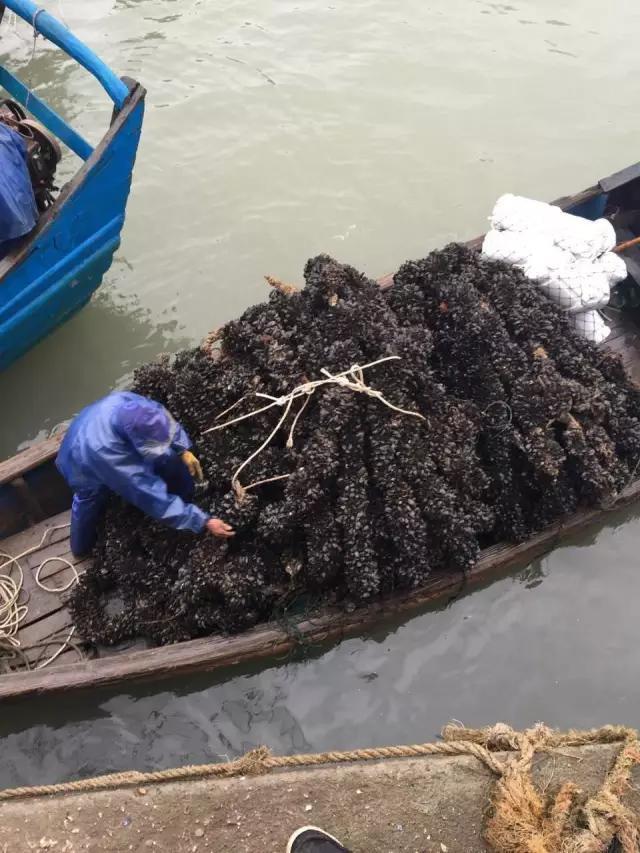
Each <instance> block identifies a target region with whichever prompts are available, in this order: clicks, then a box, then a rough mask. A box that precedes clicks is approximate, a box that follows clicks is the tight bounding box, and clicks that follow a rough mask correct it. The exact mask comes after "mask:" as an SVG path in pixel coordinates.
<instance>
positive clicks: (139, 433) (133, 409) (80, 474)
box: [56, 391, 209, 533]
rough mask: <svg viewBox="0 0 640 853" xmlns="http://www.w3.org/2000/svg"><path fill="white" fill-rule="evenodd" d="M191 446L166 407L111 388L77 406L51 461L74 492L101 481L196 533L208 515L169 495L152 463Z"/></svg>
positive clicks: (94, 488) (160, 517) (176, 525)
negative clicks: (93, 400)
mask: <svg viewBox="0 0 640 853" xmlns="http://www.w3.org/2000/svg"><path fill="white" fill-rule="evenodd" d="M190 447H191V441H190V440H189V436H188V435H187V433H186V432H185V431H184V429H183V428H182V427H181V426H180V424H179V423H177V422H176V421H175V420H174V419H173V418H172V416H171V415H170V414H169V412H168V411H167V410H166V409H165V408H164V406H161V405H160V403H156V402H155V401H154V400H149V399H147V398H146V397H141V396H140V395H139V394H134V393H132V392H130V391H116V392H114V393H112V394H109V395H107V396H106V397H103V398H102V399H101V400H98V401H97V402H95V403H92V404H91V405H90V406H87V407H86V408H85V409H83V410H82V411H81V412H80V414H79V415H78V416H77V417H76V418H75V420H74V421H73V423H72V424H71V426H70V427H69V430H68V431H67V434H66V435H65V437H64V440H63V442H62V446H61V447H60V452H59V453H58V457H57V459H56V466H57V468H58V470H59V471H60V473H61V474H62V475H63V477H64V478H65V479H66V481H67V483H68V484H69V486H70V487H71V488H72V489H73V491H74V492H76V494H78V493H81V492H85V493H87V492H88V493H90V492H93V491H95V492H99V491H100V490H101V489H104V487H105V486H106V487H107V488H108V489H110V490H111V491H113V492H115V493H116V494H118V495H120V497H122V498H123V499H124V500H125V501H127V502H128V503H131V504H133V505H134V506H136V507H138V509H140V510H142V512H144V513H146V514H147V515H149V516H151V517H152V518H155V519H157V520H158V521H161V522H164V523H165V524H167V525H169V526H170V527H174V528H176V529H177V530H191V531H193V532H194V533H199V532H200V531H201V530H203V528H204V527H205V525H206V523H207V521H208V520H209V516H208V515H207V514H206V513H205V512H203V511H202V510H201V509H200V508H199V507H197V506H196V505H195V504H190V503H185V501H183V500H182V498H180V497H178V496H177V495H172V494H169V492H168V491H167V486H166V483H165V482H164V480H163V479H162V477H161V476H159V474H158V473H156V470H155V466H156V464H157V463H158V462H160V461H161V460H162V459H163V457H164V458H166V456H167V455H168V454H171V453H178V454H179V453H182V452H183V451H185V450H188V449H189V448H190Z"/></svg>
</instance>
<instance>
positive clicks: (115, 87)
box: [3, 0, 129, 109]
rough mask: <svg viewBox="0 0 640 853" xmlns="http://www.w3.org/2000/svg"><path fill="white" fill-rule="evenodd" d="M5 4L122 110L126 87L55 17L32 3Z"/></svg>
mask: <svg viewBox="0 0 640 853" xmlns="http://www.w3.org/2000/svg"><path fill="white" fill-rule="evenodd" d="M3 3H4V5H5V6H6V7H7V9H11V11H12V12H15V13H16V15H18V16H19V17H20V18H22V19H23V20H25V21H26V22H27V23H28V24H31V26H32V27H33V28H34V30H36V31H37V32H39V33H41V34H42V35H43V36H44V37H45V38H47V39H49V41H51V42H53V43H54V44H55V45H57V46H58V47H59V48H61V49H62V50H64V52H65V53H67V54H68V55H69V56H70V57H71V58H72V59H75V61H76V62H77V63H78V64H79V65H82V67H83V68H86V69H87V71H89V72H90V73H91V74H93V76H94V77H95V78H96V79H97V80H98V81H99V82H100V84H101V85H102V87H103V88H104V90H105V91H106V93H107V94H108V95H109V97H110V98H111V100H112V101H113V103H114V104H115V105H116V107H117V108H118V109H122V107H123V105H124V103H125V101H126V100H127V97H128V95H129V90H128V88H127V86H126V85H125V84H124V83H123V82H122V80H120V79H119V77H117V75H116V74H114V73H113V71H112V70H111V69H110V68H109V66H108V65H105V64H104V62H103V61H102V60H101V59H100V58H99V57H98V56H96V54H95V53H94V52H93V51H92V50H90V49H89V48H88V47H87V46H86V44H83V43H82V42H81V41H80V39H79V38H76V36H74V35H73V33H72V32H71V31H70V30H68V29H67V27H65V26H64V25H63V24H61V23H60V21H57V20H56V19H55V18H54V17H53V15H50V14H49V13H48V12H47V11H45V10H44V9H42V8H41V7H39V6H37V5H36V4H35V3H33V2H32V0H3Z"/></svg>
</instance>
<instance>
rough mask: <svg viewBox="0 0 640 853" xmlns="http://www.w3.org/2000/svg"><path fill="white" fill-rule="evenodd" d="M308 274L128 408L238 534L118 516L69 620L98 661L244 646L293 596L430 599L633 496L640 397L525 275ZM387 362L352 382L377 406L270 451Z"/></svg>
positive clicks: (356, 395)
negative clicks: (423, 593)
mask: <svg viewBox="0 0 640 853" xmlns="http://www.w3.org/2000/svg"><path fill="white" fill-rule="evenodd" d="M304 275H305V287H304V288H303V289H302V290H295V289H293V288H291V287H276V289H274V290H273V292H272V293H271V295H270V298H269V300H268V301H267V302H265V303H263V304H260V305H257V306H254V307H252V308H249V309H248V310H247V311H246V312H245V313H244V314H243V315H242V317H240V318H239V319H238V320H234V321H232V322H230V323H228V324H227V325H226V326H224V327H223V328H222V329H221V330H220V332H219V334H218V335H217V336H216V340H215V342H214V343H213V349H212V346H211V341H210V342H209V345H208V346H207V347H203V348H198V349H194V350H191V351H188V352H183V353H180V354H179V355H178V356H176V357H175V359H173V360H170V359H168V358H165V359H163V360H161V361H159V362H155V363H153V364H149V365H146V366H145V367H142V368H140V369H139V370H137V371H136V374H135V380H134V390H135V391H137V392H138V393H141V394H145V395H147V396H149V397H152V398H154V399H156V400H158V401H160V402H161V403H163V404H164V405H165V406H166V407H167V408H168V409H169V411H171V412H172V414H173V415H174V417H175V418H177V419H178V420H179V421H180V422H181V423H182V424H183V426H184V427H185V429H186V430H187V432H188V433H189V434H190V436H191V438H192V440H193V441H194V445H195V447H194V451H195V452H196V454H197V455H198V456H199V458H200V461H201V463H202V466H203V469H204V472H205V483H204V485H203V486H202V487H200V489H199V491H198V494H197V497H196V501H197V503H198V504H199V505H200V506H202V507H203V508H204V509H206V510H208V511H209V512H210V513H211V514H212V515H215V516H218V517H221V518H223V519H224V520H226V521H227V522H228V523H230V524H232V525H233V527H234V528H235V530H236V532H237V535H236V536H235V538H234V539H233V540H229V541H228V542H223V541H219V540H216V539H214V538H213V537H211V536H208V535H201V536H194V535H193V534H190V533H184V532H176V531H174V530H170V529H168V528H165V527H163V526H161V525H159V524H158V523H156V522H154V521H153V520H151V519H149V518H145V517H144V516H142V514H141V513H139V512H138V511H137V510H136V509H134V508H132V507H130V506H125V505H124V504H123V503H122V502H120V501H119V500H118V499H116V498H115V497H114V499H113V500H112V502H111V504H110V506H109V508H108V510H107V513H106V516H105V520H104V524H103V529H102V532H101V535H100V538H99V542H98V545H97V548H96V553H95V559H94V561H93V565H92V567H91V568H90V569H89V570H88V571H87V572H86V574H85V575H84V577H83V578H82V581H81V583H80V584H79V585H78V586H77V587H76V589H75V591H74V593H73V596H72V601H71V607H72V611H73V616H74V619H75V622H76V625H77V627H78V629H79V633H80V634H81V635H82V636H83V637H84V638H85V639H86V640H89V641H93V642H99V643H107V644H114V643H118V642H120V641H122V640H124V639H127V638H130V637H134V636H143V637H146V638H147V639H148V640H150V641H151V642H153V643H159V644H163V643H170V642H176V641H179V640H183V639H187V638H192V637H198V636H204V635H207V634H211V633H214V632H219V631H223V632H234V631H241V630H244V629H246V628H248V627H250V626H252V625H254V624H256V623H258V622H261V621H265V620H268V619H270V618H272V617H274V616H275V615H277V614H278V613H279V612H281V611H282V609H283V608H284V607H285V606H287V607H289V606H290V604H291V602H292V601H293V600H295V598H296V596H300V595H304V596H306V597H313V599H314V601H316V602H317V601H333V602H363V601H368V600H371V599H372V598H373V597H375V596H378V595H380V594H382V593H386V592H390V591H392V590H394V589H401V588H405V589H406V588H411V587H414V586H418V585H420V584H422V583H424V581H425V579H426V578H427V577H428V576H429V575H430V574H431V573H432V572H434V571H457V572H460V571H462V572H464V571H465V570H467V569H468V568H469V567H471V566H472V565H473V564H474V561H475V560H476V559H477V556H478V553H479V551H480V549H481V548H484V547H488V546H489V545H491V544H494V543H496V542H499V541H503V540H505V539H506V540H511V541H517V540H519V539H522V538H524V537H527V536H529V535H530V534H531V533H532V532H534V531H535V530H538V529H540V528H542V527H544V526H545V525H548V524H549V523H550V522H552V521H555V520H558V519H560V518H562V517H563V516H564V515H566V514H567V513H570V512H572V511H574V510H575V509H576V508H577V507H578V506H580V505H599V504H602V503H604V502H607V501H609V500H611V499H612V498H613V497H615V495H616V493H617V492H618V491H619V490H620V489H621V488H622V487H623V486H624V485H626V483H627V482H629V480H630V479H631V478H632V477H633V476H634V475H635V473H636V469H637V467H638V461H639V460H640V393H639V392H638V391H637V390H636V388H635V386H633V385H632V384H631V383H630V382H629V381H628V379H627V377H626V375H625V372H624V369H623V367H622V364H621V362H620V360H619V358H618V357H617V356H615V355H613V354H612V353H609V352H606V351H604V350H599V349H597V348H596V347H594V346H593V345H592V344H589V343H587V342H585V341H584V340H582V339H580V338H578V337H577V336H576V335H575V334H574V333H573V331H572V329H571V328H570V326H569V323H568V322H567V320H566V318H565V317H564V316H563V314H562V313H561V312H560V311H559V310H558V309H557V308H556V307H555V306H554V305H553V304H552V303H550V302H549V301H548V300H547V299H546V297H545V296H544V295H542V294H541V293H540V292H539V291H538V290H537V289H536V287H535V285H533V284H532V283H531V282H529V281H528V280H527V279H526V278H525V277H524V275H523V274H522V273H520V272H519V271H517V270H515V269H514V268H512V267H510V266H508V265H507V264H504V263H499V262H495V261H489V260H486V259H483V258H482V257H481V256H480V255H479V254H477V253H476V252H473V251H471V250H470V249H468V248H465V247H463V246H460V245H456V244H452V245H450V246H448V247H447V248H445V249H444V250H442V251H439V252H434V253H432V254H431V255H429V256H428V257H427V258H425V259H424V260H421V261H416V262H408V263H406V264H404V265H403V266H402V267H401V268H400V270H399V271H398V272H397V273H396V275H395V278H394V285H393V287H391V288H389V289H388V290H387V291H383V290H381V289H380V287H378V285H377V284H376V283H374V282H372V281H370V280H368V279H367V278H365V277H364V276H363V275H361V274H360V273H358V272H357V271H356V270H354V269H353V268H351V267H349V266H345V265H343V264H340V263H338V262H336V261H334V260H333V259H331V258H329V257H327V256H324V255H321V256H319V257H317V258H314V259H312V260H310V261H309V262H308V263H307V265H306V268H305V274H304ZM390 356H396V357H397V358H395V359H389V360H386V361H381V362H380V363H378V364H376V365H374V366H372V367H370V368H367V369H365V370H363V371H362V372H361V373H360V374H358V373H357V372H356V374H355V375H356V376H358V375H359V376H360V379H361V381H362V382H363V383H364V385H366V386H367V388H368V389H369V390H370V391H372V392H373V393H367V392H366V391H364V390H362V389H361V390H360V391H358V390H355V389H353V388H347V387H345V386H344V385H341V384H339V383H336V382H328V383H327V384H325V385H322V386H319V387H317V388H316V390H315V391H314V392H313V393H312V394H303V395H301V396H300V397H296V398H295V399H294V400H293V401H292V402H291V404H290V406H289V411H288V414H287V416H286V418H284V420H283V421H282V423H281V425H280V427H279V429H277V430H276V427H277V426H278V423H279V422H280V421H281V420H282V418H283V414H284V412H285V411H286V405H287V395H288V394H289V393H290V392H291V391H292V389H294V388H296V387H298V386H300V385H302V384H304V383H309V382H312V381H314V380H317V379H323V378H327V373H328V374H331V375H333V376H335V375H336V374H339V373H341V372H343V371H346V370H348V369H349V368H351V367H352V366H358V365H359V366H363V365H367V364H369V363H371V362H376V361H379V360H380V359H385V358H388V357H390ZM323 371H326V373H325V372H323ZM261 395H265V396H261ZM273 400H278V403H277V404H276V405H274V406H272V407H271V408H265V407H266V406H268V404H269V402H273ZM387 404H391V406H389V405H387ZM227 409H228V410H229V411H228V412H227V413H226V414H223V415H222V417H220V415H221V413H224V412H225V411H226V410H227ZM257 409H264V410H263V411H261V412H260V413H259V414H257V415H255V416H251V417H247V418H244V419H241V420H237V421H236V422H235V423H234V424H232V425H230V426H227V427H225V428H222V429H218V430H215V431H209V432H205V430H208V429H209V428H210V427H212V426H216V425H221V424H224V423H226V422H227V421H230V420H232V419H236V418H240V417H241V416H242V415H247V414H249V413H251V412H254V411H255V410H257ZM271 433H274V435H273V438H272V440H271V441H270V442H269V443H268V444H266V446H265V447H264V449H263V450H262V451H261V452H260V453H258V454H257V455H256V456H255V457H254V459H253V460H252V461H251V462H250V463H249V464H248V465H245V466H244V468H243V469H242V471H241V474H240V475H239V477H238V481H237V483H236V488H235V489H234V488H232V485H231V484H232V477H233V475H234V472H236V471H237V470H238V469H239V468H240V466H241V465H242V464H243V463H244V462H245V461H246V460H247V459H248V458H249V457H250V456H251V455H252V454H253V453H254V451H256V450H257V449H258V448H260V446H261V445H263V443H265V441H266V439H267V438H268V437H269V435H270V434H271ZM276 477H277V478H279V479H274V478H276ZM263 480H266V481H268V482H264V483H263V482H261V481H263ZM256 483H257V484H258V485H255V486H253V484H256ZM245 487H251V488H245Z"/></svg>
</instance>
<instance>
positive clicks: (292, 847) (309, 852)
mask: <svg viewBox="0 0 640 853" xmlns="http://www.w3.org/2000/svg"><path fill="white" fill-rule="evenodd" d="M287 853H349V851H348V850H347V848H346V847H343V846H342V844H340V842H339V841H338V839H337V838H334V837H333V835H329V833H328V832H325V831H324V829H318V827H317V826H303V827H301V828H300V829H296V831H295V832H294V833H293V835H292V836H291V838H290V839H289V843H288V844H287Z"/></svg>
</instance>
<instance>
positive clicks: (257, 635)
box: [0, 163, 640, 699]
mask: <svg viewBox="0 0 640 853" xmlns="http://www.w3.org/2000/svg"><path fill="white" fill-rule="evenodd" d="M556 203H557V204H559V205H560V206H561V207H563V208H564V209H565V210H568V211H571V212H573V213H578V214H581V215H583V216H585V217H587V218H597V217H598V216H600V215H601V214H602V213H603V212H604V211H605V208H606V210H607V212H610V211H612V210H615V211H616V215H615V220H614V221H615V224H616V230H617V232H618V237H619V238H620V240H621V241H622V240H626V239H629V237H635V236H637V235H638V234H640V163H639V164H637V165H635V166H632V167H630V168H629V169H625V170H624V171H623V172H620V173H617V174H615V175H612V176H611V177H609V178H607V179H605V180H602V181H600V182H599V183H598V184H597V185H596V186H594V187H591V188H590V189H588V190H585V191H584V192H582V193H578V194H577V195H575V196H571V197H568V198H564V199H560V200H559V201H558V202H556ZM636 211H637V213H636ZM469 245H471V246H472V247H478V246H479V240H474V241H471V243H470V244H469ZM626 261H627V264H628V269H629V271H630V281H631V280H632V279H635V281H636V282H638V283H640V249H638V250H633V251H631V252H630V253H629V254H628V256H627V257H626ZM380 285H381V287H389V286H391V285H392V279H391V277H386V278H384V279H381V280H380ZM606 346H608V347H611V348H612V349H614V350H617V351H618V352H620V353H622V356H623V358H624V361H625V364H626V366H627V368H628V370H629V372H630V374H631V375H632V377H634V378H635V379H636V381H637V380H639V379H640V325H638V324H637V322H636V316H635V311H634V310H631V309H629V310H621V311H619V312H617V319H616V320H615V322H614V323H612V332H611V335H610V338H609V339H608V341H607V343H606ZM61 437H62V436H61V435H57V436H55V437H53V438H50V439H48V440H46V441H44V442H41V443H39V444H36V445H34V446H33V447H31V448H30V449H28V450H25V451H23V452H22V453H20V454H18V455H17V456H15V457H13V458H12V459H9V460H7V461H5V462H3V463H0V537H3V541H1V542H0V551H4V552H6V553H8V554H11V555H16V554H19V553H22V552H23V551H26V550H27V549H29V548H32V547H33V546H34V545H37V544H38V543H39V542H40V541H41V540H42V537H43V534H44V532H45V531H46V530H47V529H48V528H51V527H56V526H57V525H60V524H64V523H65V522H66V521H68V519H69V506H70V500H71V495H70V493H69V490H68V488H67V486H66V484H65V483H64V482H63V481H62V479H61V477H60V475H59V474H58V472H57V470H56V468H55V466H54V459H55V456H56V453H57V451H58V447H59V445H60V441H61ZM638 499H640V480H637V481H635V482H633V483H631V484H630V485H629V487H628V488H627V489H626V490H625V491H624V492H623V493H622V494H620V495H619V497H618V499H617V501H616V502H615V504H613V506H611V507H609V508H607V509H584V510H581V511H579V512H577V513H576V514H575V515H573V516H571V517H570V518H567V519H564V520H563V521H562V522H561V523H558V524H555V525H553V526H551V527H549V528H547V529H545V530H544V531H542V532H541V533H539V534H537V535H536V536H534V537H532V538H531V539H529V540H528V541H526V542H523V543H520V544H518V545H509V544H504V545H497V546H494V547H492V548H490V549H488V550H486V551H484V552H483V553H482V554H481V557H480V559H479V561H478V563H477V564H476V566H475V567H474V568H473V569H472V570H471V571H470V572H469V573H468V574H467V576H466V577H462V576H461V574H460V573H451V572H447V571H446V566H443V571H442V572H441V573H437V574H434V575H433V576H432V577H431V578H430V579H429V581H428V582H427V583H426V584H425V585H424V586H423V587H421V588H420V589H415V590H410V591H405V592H401V593H396V594H394V595H391V596H387V597H385V598H382V599H380V600H377V601H375V602H372V603H371V604H369V605H367V606H365V607H361V608H359V609H356V610H354V611H353V612H349V613H347V612H344V611H343V610H339V609H337V608H325V609H324V610H322V611H320V612H318V613H317V614H316V615H314V617H313V618H312V619H307V620H305V621H304V622H302V623H300V624H298V625H297V626H296V627H295V630H293V631H291V632H288V631H286V630H285V629H284V628H282V627H281V626H279V625H275V624H265V625H261V626H258V627H256V628H253V629H252V630H249V631H247V632H245V633H243V634H240V635H237V636H230V637H226V636H225V637H223V636H212V637H207V638H204V639H198V640H190V641H187V642H182V643H177V644H175V645H173V646H163V647H160V648H152V649H143V650H137V651H119V652H116V653H111V654H109V655H108V656H106V657H97V658H94V659H91V660H85V661H82V662H77V660H76V655H75V652H74V650H72V649H69V650H65V651H64V652H63V653H62V654H60V655H59V657H58V658H57V660H55V661H54V662H53V663H52V664H51V665H50V666H48V667H47V668H43V669H35V670H32V671H25V672H19V673H10V674H6V675H1V676H0V698H2V699H7V698H10V697H12V698H16V697H25V696H29V695H41V694H45V693H49V692H52V691H61V690H72V689H77V688H86V687H98V686H105V685H111V684H117V683H120V682H125V681H130V680H132V679H143V678H147V679H149V678H156V679H158V678H162V677H167V676H171V675H177V674H180V673H186V672H191V671H196V670H212V669H216V668H219V667H229V666H231V665H234V664H238V663H240V662H243V661H249V660H254V659H257V658H264V657H269V656H272V655H276V654H282V653H283V652H286V651H287V650H290V649H292V648H293V647H294V646H295V645H296V644H297V643H298V642H299V640H300V639H303V640H305V641H307V642H322V641H328V640H333V641H335V640H339V639H341V638H342V637H344V636H346V635H348V634H353V633H355V632H358V631H361V630H362V629H364V628H366V627H367V626H370V625H372V624H374V623H376V622H378V621H379V620H382V619H384V618H386V617H389V616H393V615H396V614H398V613H408V612H410V611H412V610H417V609H419V608H423V607H424V606H425V605H427V604H430V603H433V602H437V601H442V600H447V599H449V598H451V597H453V596H455V595H457V594H458V593H459V592H460V591H461V590H462V589H471V588H473V587H475V586H478V585H480V584H484V583H486V582H488V581H489V580H491V579H492V578H494V577H496V576H497V575H499V574H500V573H504V572H506V571H507V570H509V569H512V568H513V567H515V566H521V565H525V564H526V563H527V562H529V561H531V560H532V559H534V558H535V557H537V556H540V555H541V554H542V553H545V552H547V551H549V550H551V549H552V548H554V547H555V546H556V545H557V544H558V543H559V542H561V541H562V540H563V539H566V538H567V537H570V536H573V535H574V534H575V533H577V532H578V531H581V530H583V529H585V528H586V527H588V526H589V525H591V524H594V523H596V522H599V521H602V520H603V519H604V518H605V517H606V514H607V512H608V511H610V510H611V509H613V508H619V507H621V506H623V505H625V504H628V503H632V502H634V501H637V500H638ZM60 556H62V557H66V558H70V557H71V555H70V552H69V538H68V529H63V530H59V529H56V530H54V531H53V532H52V535H51V536H50V537H49V538H48V539H47V540H46V541H45V543H44V545H43V546H42V547H41V548H39V549H38V550H37V551H35V552H34V553H32V554H30V555H29V556H28V557H27V558H26V559H25V560H24V561H23V564H24V566H25V569H26V571H25V592H26V594H27V595H28V596H29V601H28V606H29V613H28V615H27V617H26V618H25V620H24V622H23V626H22V627H21V631H20V637H21V639H22V642H23V645H24V646H25V647H26V646H32V645H35V644H37V643H40V644H42V643H47V642H48V641H50V640H51V638H59V637H61V636H64V635H65V634H68V631H69V630H70V628H71V627H72V626H71V622H70V618H69V615H68V613H67V610H66V608H65V606H64V603H63V601H62V600H61V599H60V598H59V597H58V596H56V595H52V594H49V593H46V592H43V591H42V590H40V589H39V588H38V587H37V585H36V584H35V581H34V577H33V572H34V570H35V568H36V567H37V566H39V565H40V564H41V563H42V561H43V560H44V559H46V558H48V557H60ZM86 565H88V560H87V561H84V562H83V563H81V564H79V565H78V566H77V568H78V570H79V571H81V570H82V569H83V568H84V567H86ZM48 571H49V572H50V574H49V575H48V576H47V582H48V583H49V584H50V585H55V586H58V585H59V582H61V581H62V580H64V579H65V578H66V577H67V575H66V574H65V572H67V571H68V569H65V567H64V565H63V564H61V563H50V564H49V569H48ZM36 660H37V658H36V659H35V660H33V659H32V662H35V661H36Z"/></svg>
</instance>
